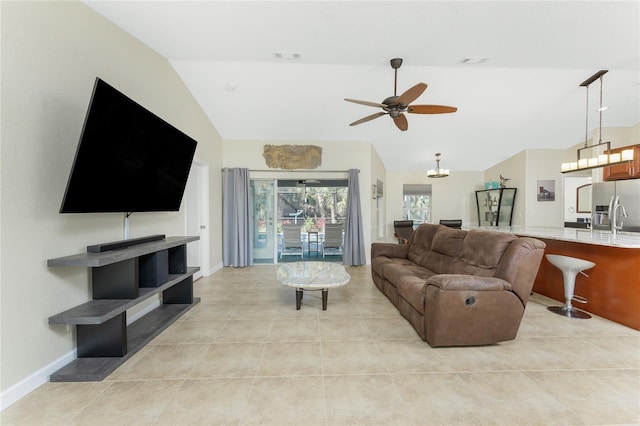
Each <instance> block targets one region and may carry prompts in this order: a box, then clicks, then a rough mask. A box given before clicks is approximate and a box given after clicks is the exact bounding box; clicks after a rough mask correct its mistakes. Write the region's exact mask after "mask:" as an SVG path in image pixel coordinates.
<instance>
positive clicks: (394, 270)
mask: <svg viewBox="0 0 640 426" xmlns="http://www.w3.org/2000/svg"><path fill="white" fill-rule="evenodd" d="M393 260H394V261H395V262H393V263H392V264H389V265H386V266H385V267H384V269H383V270H382V273H383V276H384V278H385V279H386V280H387V281H389V282H391V283H393V285H397V283H398V282H400V280H401V279H402V278H403V277H416V278H419V279H421V280H422V281H426V280H427V279H429V278H430V277H432V276H433V275H434V272H432V271H430V270H428V269H425V268H423V267H421V266H418V265H416V264H415V263H412V262H410V261H408V260H407V259H393ZM397 260H400V261H397Z"/></svg>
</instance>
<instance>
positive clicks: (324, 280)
mask: <svg viewBox="0 0 640 426" xmlns="http://www.w3.org/2000/svg"><path fill="white" fill-rule="evenodd" d="M276 279H277V280H278V281H279V282H280V283H281V284H283V285H286V286H288V287H294V288H295V289H296V310H300V305H302V293H303V291H318V290H320V291H322V310H323V311H326V310H327V296H328V293H329V289H330V288H333V287H340V286H343V285H345V284H347V283H348V282H349V280H350V279H351V276H350V275H349V274H347V271H346V270H345V269H344V266H342V265H340V264H339V263H330V262H295V263H285V264H283V265H281V266H279V267H278V269H277V270H276Z"/></svg>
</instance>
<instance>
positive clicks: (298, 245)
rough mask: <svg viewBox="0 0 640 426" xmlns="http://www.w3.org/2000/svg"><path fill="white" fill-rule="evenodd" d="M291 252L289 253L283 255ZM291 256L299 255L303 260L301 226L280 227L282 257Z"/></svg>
mask: <svg viewBox="0 0 640 426" xmlns="http://www.w3.org/2000/svg"><path fill="white" fill-rule="evenodd" d="M289 250H291V251H292V252H291V253H285V252H287V251H289ZM285 254H292V255H300V257H301V258H304V250H303V248H302V225H282V251H281V252H280V259H282V255H285Z"/></svg>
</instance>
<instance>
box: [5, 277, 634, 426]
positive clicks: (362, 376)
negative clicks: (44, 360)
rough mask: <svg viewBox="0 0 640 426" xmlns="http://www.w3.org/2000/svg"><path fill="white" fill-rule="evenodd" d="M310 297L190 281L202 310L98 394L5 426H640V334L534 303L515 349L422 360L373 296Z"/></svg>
mask: <svg viewBox="0 0 640 426" xmlns="http://www.w3.org/2000/svg"><path fill="white" fill-rule="evenodd" d="M347 270H348V272H349V273H350V274H351V276H352V280H351V282H350V283H349V284H348V285H347V286H345V287H341V288H337V289H332V290H330V291H329V306H328V310H327V311H322V309H321V297H320V293H318V292H313V293H305V296H304V300H303V305H302V309H301V310H300V311H296V310H295V290H294V289H291V288H288V287H283V286H280V285H279V284H278V283H277V282H276V281H275V267H274V266H273V265H264V266H255V267H251V268H239V269H233V268H224V269H223V270H221V271H219V272H217V273H215V274H214V275H212V276H210V277H207V278H202V279H200V280H198V281H197V282H196V283H195V284H194V286H195V293H196V295H197V296H199V297H201V298H202V302H201V303H200V304H198V305H197V306H196V307H194V308H193V309H192V310H191V311H190V312H189V313H188V314H186V315H185V316H184V317H183V318H181V319H180V320H179V321H178V322H176V323H175V324H173V325H172V326H171V327H170V328H168V329H167V330H166V331H165V332H164V333H162V334H161V335H159V336H158V337H157V338H156V339H155V340H154V341H153V342H151V343H150V344H149V345H148V346H146V347H145V348H143V349H142V350H141V351H140V352H138V353H137V354H136V355H135V356H133V357H132V358H131V359H130V360H129V361H128V362H126V363H125V364H123V365H122V366H121V367H120V368H119V369H118V370H116V371H115V372H114V373H113V374H112V375H111V376H109V377H108V379H107V380H105V381H103V382H100V383H47V384H45V385H43V386H41V387H40V388H38V389H36V390H35V391H33V392H32V393H31V394H29V395H27V396H26V397H24V398H23V399H21V400H20V401H18V402H16V403H15V404H13V405H12V406H10V407H8V408H7V409H5V410H4V411H3V412H2V413H1V414H0V416H1V417H0V423H1V424H2V425H51V424H53V425H120V424H122V425H125V424H126V425H192V424H193V425H196V424H202V425H214V424H240V425H245V424H259V425H286V424H295V425H358V424H361V425H429V424H474V425H476V424H508V425H516V424H518V425H521V424H536V425H550V424H571V425H586V424H588V425H592V424H598V425H600V424H640V370H639V369H640V333H639V332H637V331H635V330H632V329H630V328H627V327H623V326H621V325H618V324H615V323H612V322H610V321H607V320H604V319H601V318H593V319H590V320H576V319H567V318H563V317H560V316H558V315H555V314H552V313H550V312H548V311H547V310H546V309H545V307H546V306H547V305H549V304H558V302H555V301H552V300H550V299H547V298H544V297H541V296H538V295H534V296H533V297H532V299H531V300H530V303H529V304H528V306H527V309H526V313H525V317H524V320H523V322H522V326H521V328H520V333H519V335H518V338H517V339H516V340H514V341H511V342H506V343H501V344H498V345H492V346H485V347H464V348H435V349H434V348H431V347H429V345H427V344H426V343H425V342H423V341H421V340H420V339H419V338H418V336H417V334H416V333H415V332H414V331H413V329H412V328H411V326H410V325H409V323H408V322H407V321H405V320H404V319H403V318H402V317H401V316H400V315H399V314H398V312H397V311H396V309H395V308H394V307H393V306H392V305H391V303H390V302H389V301H388V300H387V299H386V298H385V297H384V296H383V295H382V294H381V293H380V292H379V291H378V290H377V289H376V288H375V286H374V284H373V282H372V280H371V275H370V274H371V271H370V268H369V267H353V268H347Z"/></svg>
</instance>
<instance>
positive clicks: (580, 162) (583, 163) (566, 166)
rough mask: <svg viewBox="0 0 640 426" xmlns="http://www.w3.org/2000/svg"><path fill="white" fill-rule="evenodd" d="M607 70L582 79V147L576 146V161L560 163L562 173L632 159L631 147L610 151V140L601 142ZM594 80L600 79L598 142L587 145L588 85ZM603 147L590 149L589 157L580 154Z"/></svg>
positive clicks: (625, 161)
mask: <svg viewBox="0 0 640 426" xmlns="http://www.w3.org/2000/svg"><path fill="white" fill-rule="evenodd" d="M607 72H608V70H600V71H598V72H597V73H595V74H594V75H592V76H591V77H589V78H588V79H586V80H585V81H583V82H582V83H581V84H580V86H581V87H585V88H586V89H587V112H586V117H587V118H586V121H585V132H584V147H583V148H578V152H577V161H572V162H569V163H562V173H571V172H577V171H581V170H590V169H595V168H599V167H606V166H610V165H613V164H621V163H627V162H629V161H633V149H625V150H623V151H622V152H620V153H615V154H612V153H611V142H602V112H603V111H604V110H606V109H607V107H604V106H603V105H602V81H603V78H602V76H604V75H605V74H606V73H607ZM596 80H600V107H599V108H598V113H599V115H600V123H599V132H598V143H596V144H592V145H589V142H588V133H589V86H590V85H591V83H593V82H595V81H596ZM599 147H601V148H605V147H606V148H605V149H604V151H603V153H602V154H599V155H597V156H596V155H595V154H594V153H593V151H591V153H592V156H591V157H589V158H586V157H585V158H583V157H582V156H581V154H582V151H584V150H586V149H593V148H599Z"/></svg>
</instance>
